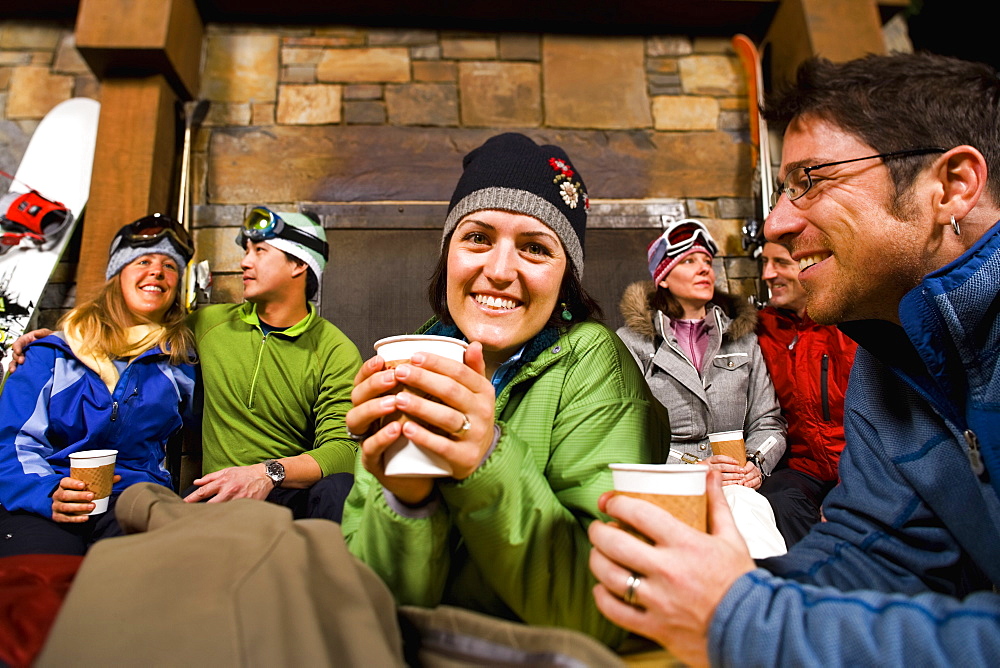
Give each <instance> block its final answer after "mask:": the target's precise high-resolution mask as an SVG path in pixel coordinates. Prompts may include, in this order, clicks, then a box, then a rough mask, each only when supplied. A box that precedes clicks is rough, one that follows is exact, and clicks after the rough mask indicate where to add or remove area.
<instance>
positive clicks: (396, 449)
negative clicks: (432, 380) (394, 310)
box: [375, 334, 469, 478]
mask: <svg viewBox="0 0 1000 668" xmlns="http://www.w3.org/2000/svg"><path fill="white" fill-rule="evenodd" d="M468 347H469V344H468V343H466V342H465V341H461V340H459V339H453V338H451V337H449V336H431V335H423V334H413V335H404V336H390V337H389V338H386V339H380V340H379V341H376V342H375V352H376V354H378V355H380V356H381V357H382V359H384V360H385V364H386V367H387V368H393V367H396V366H399V365H400V364H403V363H404V362H408V361H409V360H410V359H411V358H412V357H413V354H414V353H433V354H434V355H440V356H441V357H445V358H447V359H450V360H454V361H456V362H462V361H464V359H465V349H466V348H468ZM401 389H402V388H399V389H397V390H396V391H397V392H399V391H400V390H401ZM408 391H410V392H416V390H412V389H411V390H408ZM406 419H407V418H406V416H405V415H403V414H402V413H399V412H396V413H393V414H391V415H389V416H387V417H386V418H383V423H385V422H389V421H392V420H401V421H405V420H406ZM384 457H385V474H386V475H390V476H401V477H407V478H441V477H444V476H450V475H451V467H450V466H449V465H448V462H446V461H445V460H443V459H441V458H440V457H438V456H437V455H435V454H434V453H432V452H426V451H424V450H422V449H421V448H420V447H419V446H417V445H416V444H415V443H413V442H412V441H410V439H408V438H406V437H405V436H402V435H401V436H400V437H399V438H398V439H396V441H395V442H394V443H392V444H391V445H390V446H389V447H388V448H386V451H385V455H384Z"/></svg>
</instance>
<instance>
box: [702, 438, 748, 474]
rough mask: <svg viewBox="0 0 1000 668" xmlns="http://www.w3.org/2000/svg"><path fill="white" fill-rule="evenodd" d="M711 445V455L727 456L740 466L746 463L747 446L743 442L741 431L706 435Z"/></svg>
mask: <svg viewBox="0 0 1000 668" xmlns="http://www.w3.org/2000/svg"><path fill="white" fill-rule="evenodd" d="M708 441H709V442H710V443H711V444H712V454H713V455H728V456H730V457H732V458H733V459H735V460H736V461H738V462H739V463H740V466H743V465H744V464H746V463H747V446H746V443H745V442H744V441H743V431H742V430H739V429H737V430H735V431H719V432H716V433H714V434H709V435H708Z"/></svg>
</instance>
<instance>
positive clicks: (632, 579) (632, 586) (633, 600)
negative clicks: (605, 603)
mask: <svg viewBox="0 0 1000 668" xmlns="http://www.w3.org/2000/svg"><path fill="white" fill-rule="evenodd" d="M641 584H642V578H640V577H639V576H638V575H636V574H635V573H633V574H631V575H629V576H628V580H626V581H625V596H623V597H622V600H623V601H625V603H627V604H628V605H631V606H632V607H638V605H636V604H637V603H638V599H637V597H636V595H635V594H636V592H637V591H639V585H641Z"/></svg>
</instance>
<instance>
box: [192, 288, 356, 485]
mask: <svg viewBox="0 0 1000 668" xmlns="http://www.w3.org/2000/svg"><path fill="white" fill-rule="evenodd" d="M188 324H189V325H190V327H191V329H192V330H193V331H194V335H195V345H196V346H197V349H198V356H199V360H200V364H199V365H198V367H199V370H200V372H201V374H202V382H203V383H204V395H205V405H204V411H203V418H202V419H203V424H202V450H203V461H202V472H203V474H208V473H212V472H214V471H218V470H220V469H224V468H226V467H229V466H247V465H249V464H257V463H259V462H262V461H264V460H265V459H281V458H283V457H294V456H295V455H299V454H302V453H303V452H306V453H308V454H309V456H311V457H312V458H313V459H315V460H316V462H317V463H318V464H319V466H320V469H322V471H323V475H325V476H326V475H330V474H331V473H350V472H351V471H353V470H354V460H355V457H356V455H357V444H356V443H355V442H354V441H352V440H351V439H350V438H348V437H347V427H346V425H345V424H344V416H345V415H346V414H347V411H348V409H350V407H351V389H352V388H353V387H354V376H355V374H356V373H357V371H358V369H359V368H360V367H361V355H360V354H359V353H358V349H357V346H355V345H354V344H353V343H351V341H350V339H348V338H347V337H346V336H345V335H344V334H343V332H341V331H340V330H339V329H337V328H336V327H335V326H334V325H333V324H331V323H330V322H329V321H328V320H325V319H324V318H321V317H320V316H319V314H317V313H316V309H315V307H313V305H312V304H309V315H307V316H306V317H305V318H303V319H302V320H301V321H300V322H298V323H296V324H295V325H293V326H292V327H289V328H288V329H286V330H285V331H284V332H273V333H271V334H268V335H267V336H266V337H265V336H264V334H263V331H262V330H261V328H260V320H259V319H258V318H257V310H256V307H255V306H254V305H253V304H250V303H244V304H219V305H215V306H209V307H206V308H202V309H199V310H197V311H195V312H194V313H192V314H191V315H190V317H189V318H188Z"/></svg>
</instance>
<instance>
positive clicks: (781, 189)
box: [771, 148, 947, 209]
mask: <svg viewBox="0 0 1000 668" xmlns="http://www.w3.org/2000/svg"><path fill="white" fill-rule="evenodd" d="M945 151H947V149H944V148H911V149H908V150H906V151H891V152H889V153H879V154H878V155H866V156H865V157H863V158H851V159H850V160H837V161H836V162H824V163H823V164H822V165H810V166H809V167H796V168H795V169H793V170H792V171H790V172H788V174H786V175H785V179H784V181H781V182H780V183H776V184H775V187H774V190H773V191H772V192H771V208H772V209H773V208H774V207H775V206H776V205H777V204H778V198H779V197H781V196H782V194H784V195H786V196H787V197H788V200H789V201H791V202H794V201H795V200H797V199H799V198H800V197H802V196H803V195H805V194H806V193H807V192H809V189H810V188H812V187H813V180H812V176H810V172H813V171H815V170H817V169H822V168H823V167H833V166H834V165H846V164H847V163H849V162H860V161H861V160H875V159H876V158H881V159H882V160H888V159H889V158H908V157H912V156H916V155H929V154H931V153H944V152H945Z"/></svg>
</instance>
